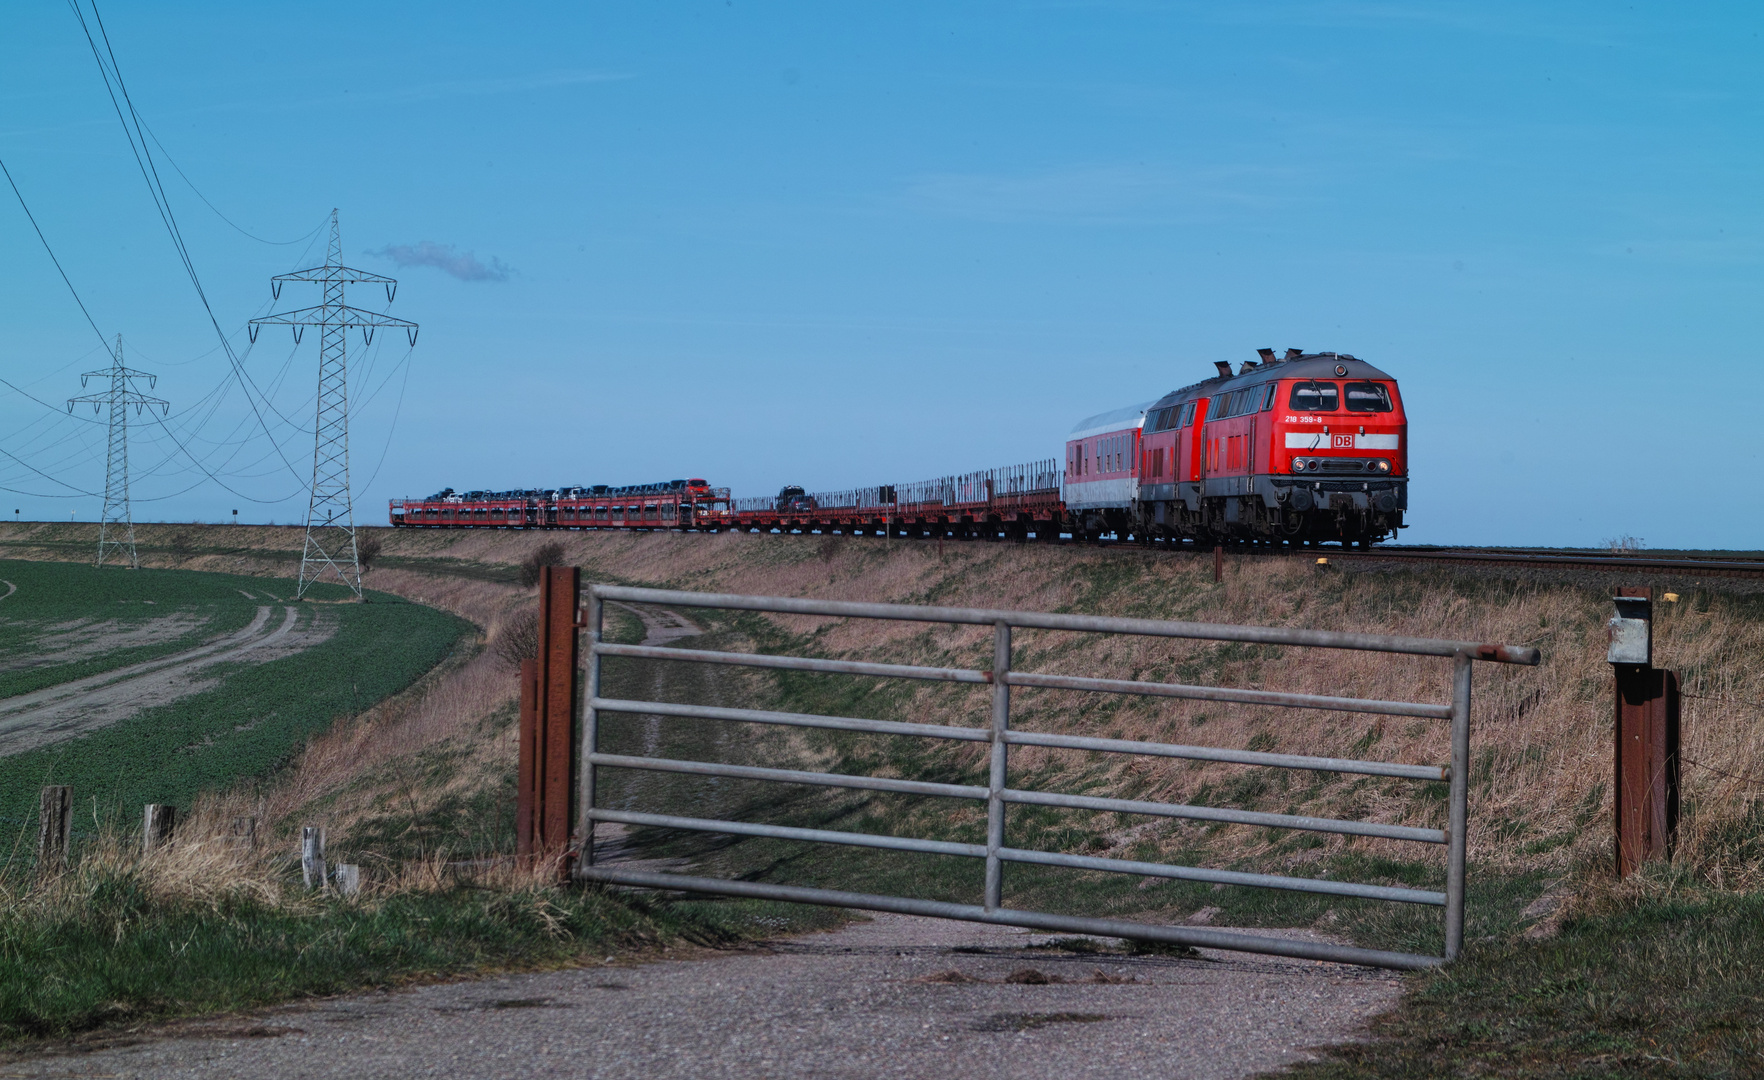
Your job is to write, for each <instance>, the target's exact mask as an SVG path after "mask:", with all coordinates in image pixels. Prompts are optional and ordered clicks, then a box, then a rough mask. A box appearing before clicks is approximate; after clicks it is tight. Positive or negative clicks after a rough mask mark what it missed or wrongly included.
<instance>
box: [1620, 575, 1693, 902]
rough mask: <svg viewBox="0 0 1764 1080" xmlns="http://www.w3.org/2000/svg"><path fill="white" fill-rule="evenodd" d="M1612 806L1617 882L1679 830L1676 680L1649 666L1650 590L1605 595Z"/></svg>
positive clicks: (1662, 853)
mask: <svg viewBox="0 0 1764 1080" xmlns="http://www.w3.org/2000/svg"><path fill="white" fill-rule="evenodd" d="M1612 602H1613V603H1614V604H1615V605H1616V607H1617V615H1616V617H1615V618H1613V619H1612V620H1611V622H1610V626H1609V630H1610V648H1609V651H1608V652H1607V654H1606V659H1607V660H1608V661H1610V664H1611V672H1612V675H1613V676H1614V678H1613V683H1614V691H1615V692H1614V694H1613V717H1612V735H1613V753H1612V762H1611V764H1612V771H1613V774H1614V776H1613V781H1614V786H1613V787H1612V805H1613V810H1614V813H1615V827H1616V833H1617V876H1618V877H1620V878H1621V877H1627V876H1629V875H1630V874H1633V873H1635V872H1636V871H1637V870H1639V869H1641V864H1642V863H1644V862H1646V861H1647V860H1649V859H1656V858H1663V857H1668V856H1670V854H1671V850H1672V843H1673V840H1674V839H1675V838H1676V833H1677V831H1678V764H1679V763H1678V675H1677V673H1676V672H1672V671H1663V670H1661V669H1659V668H1656V667H1654V651H1653V649H1654V646H1653V590H1652V589H1649V588H1646V587H1640V588H1623V589H1618V590H1617V595H1616V596H1614V597H1612Z"/></svg>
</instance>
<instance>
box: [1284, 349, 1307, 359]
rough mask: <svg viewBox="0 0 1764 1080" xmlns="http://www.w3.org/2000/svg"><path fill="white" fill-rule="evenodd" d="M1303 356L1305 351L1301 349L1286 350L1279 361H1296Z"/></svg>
mask: <svg viewBox="0 0 1764 1080" xmlns="http://www.w3.org/2000/svg"><path fill="white" fill-rule="evenodd" d="M1303 355H1305V350H1303V349H1288V350H1286V355H1285V356H1283V357H1281V359H1283V360H1297V359H1298V358H1299V357H1301V356H1303Z"/></svg>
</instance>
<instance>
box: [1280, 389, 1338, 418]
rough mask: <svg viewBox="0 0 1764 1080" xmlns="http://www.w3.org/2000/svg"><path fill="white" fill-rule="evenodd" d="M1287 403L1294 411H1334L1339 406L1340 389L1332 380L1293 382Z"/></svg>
mask: <svg viewBox="0 0 1764 1080" xmlns="http://www.w3.org/2000/svg"><path fill="white" fill-rule="evenodd" d="M1287 404H1288V407H1289V408H1291V409H1293V410H1294V411H1295V412H1334V411H1335V410H1336V409H1338V408H1340V407H1341V389H1340V388H1339V387H1337V386H1336V385H1335V384H1334V383H1332V382H1301V383H1293V384H1292V397H1291V398H1290V399H1288V402H1287Z"/></svg>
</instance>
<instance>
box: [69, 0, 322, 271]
mask: <svg viewBox="0 0 1764 1080" xmlns="http://www.w3.org/2000/svg"><path fill="white" fill-rule="evenodd" d="M93 11H94V12H96V11H97V9H96V8H95V7H94V8H93ZM142 128H143V129H144V130H146V132H147V134H148V136H149V137H151V138H152V139H153V145H154V146H157V147H159V152H160V153H161V154H164V155H165V160H166V163H167V164H169V165H170V166H171V167H172V168H173V169H176V170H177V174H178V177H179V178H180V179H182V180H183V181H184V183H185V184H186V185H188V186H189V188H190V190H191V191H192V192H194V193H195V195H196V197H197V198H198V199H201V200H202V205H204V206H206V207H208V208H209V209H210V210H213V211H214V216H215V217H217V218H220V219H221V220H222V221H224V222H226V223H227V224H228V225H231V226H232V227H233V231H234V232H237V233H238V234H239V235H240V236H248V237H250V238H251V239H253V240H255V241H257V242H258V243H260V244H269V245H270V246H271V247H291V246H292V245H294V244H298V243H300V242H301V241H303V240H311V239H312V238H313V237H315V236H317V235H318V234H319V231H320V230H321V229H323V228H324V227H325V222H324V219H323V218H321V219H319V223H318V224H317V225H315V226H313V229H312V231H311V232H309V233H307V234H306V235H305V236H301V237H298V238H296V239H293V240H265V239H264V238H263V237H261V236H258V235H257V234H256V233H254V232H251V231H250V230H248V229H245V228H243V227H242V226H240V225H239V224H238V223H237V222H235V221H234V220H233V219H232V218H230V217H228V216H227V215H225V214H223V213H221V212H220V208H219V207H218V206H216V205H214V204H213V203H211V202H209V201H208V196H206V195H204V194H202V190H201V189H200V188H198V187H197V186H196V184H195V182H194V181H192V180H191V179H190V178H189V177H188V176H186V175H185V174H184V170H183V169H182V168H181V167H180V166H179V165H178V162H177V159H176V158H174V157H172V156H171V151H170V150H167V149H166V148H165V144H164V143H162V142H160V141H159V135H158V134H157V133H156V132H155V131H154V130H153V129H152V128H150V127H147V125H145V124H143V125H142Z"/></svg>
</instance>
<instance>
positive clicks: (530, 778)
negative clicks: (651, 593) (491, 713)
mask: <svg viewBox="0 0 1764 1080" xmlns="http://www.w3.org/2000/svg"><path fill="white" fill-rule="evenodd" d="M580 597H581V571H580V570H579V569H577V568H576V567H574V566H546V567H542V568H540V571H539V650H538V651H539V655H538V656H537V657H535V658H534V659H533V660H532V661H528V662H524V663H522V665H521V696H522V701H521V749H520V766H519V783H520V785H521V786H520V789H519V790H518V791H517V793H516V796H515V809H516V814H517V821H516V824H515V841H516V845H517V850H518V851H519V852H520V853H521V854H523V855H530V856H532V857H534V858H536V859H540V860H546V859H555V860H557V861H558V872H559V873H560V874H567V873H568V872H569V866H568V858H569V855H568V848H569V843H570V828H571V826H572V825H573V824H574V823H575V822H574V818H575V814H574V809H575V808H574V807H573V806H571V796H572V794H573V791H572V790H571V789H572V788H573V786H574V784H573V780H574V778H573V777H572V776H571V775H570V774H571V768H572V766H573V764H574V762H575V754H576V745H575V743H576V723H575V719H576V686H577V678H576V661H577V657H578V651H577V643H576V630H577V625H578V624H577V622H576V608H577V605H578V603H579V600H580ZM529 665H530V668H529ZM529 670H530V671H531V675H530V676H529V674H528V672H529ZM523 837H524V839H525V842H524V844H523V842H522V841H523Z"/></svg>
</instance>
